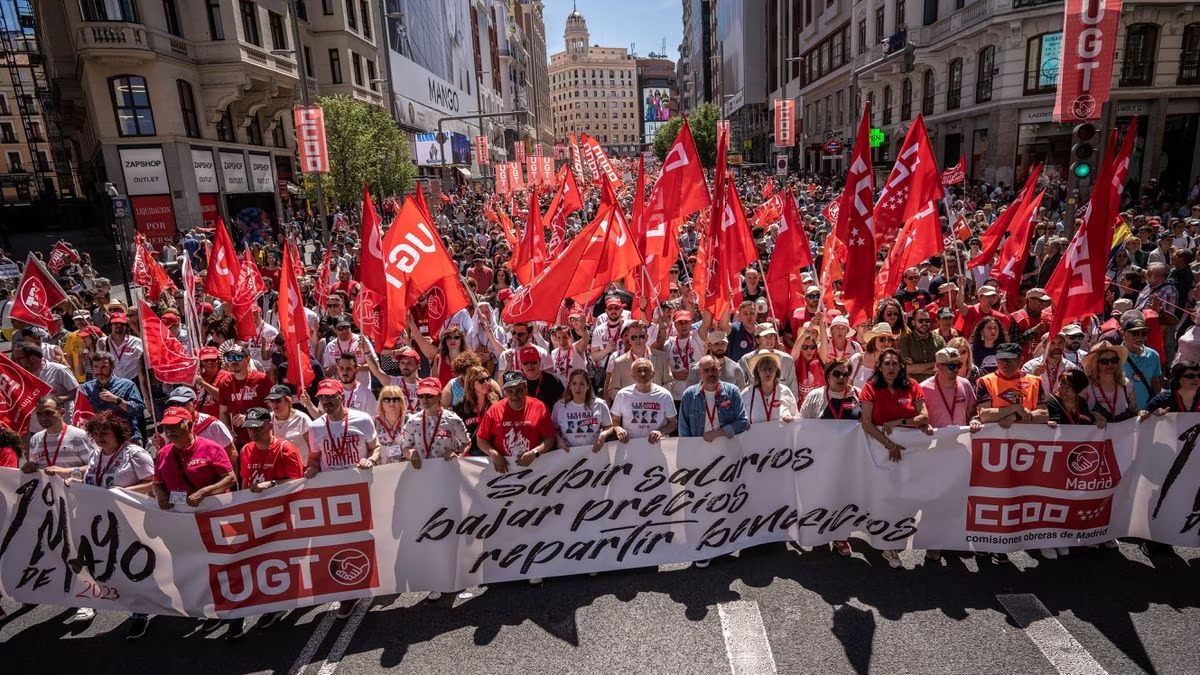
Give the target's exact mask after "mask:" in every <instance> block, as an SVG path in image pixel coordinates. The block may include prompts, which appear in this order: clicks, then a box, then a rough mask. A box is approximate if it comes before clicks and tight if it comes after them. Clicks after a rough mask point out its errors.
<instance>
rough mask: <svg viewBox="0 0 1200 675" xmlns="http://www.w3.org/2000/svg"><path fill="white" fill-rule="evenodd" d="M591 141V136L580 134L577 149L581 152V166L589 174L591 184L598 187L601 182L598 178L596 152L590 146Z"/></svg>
mask: <svg viewBox="0 0 1200 675" xmlns="http://www.w3.org/2000/svg"><path fill="white" fill-rule="evenodd" d="M591 140H592V138H591V136H588V135H587V134H580V135H579V147H580V149H581V150H582V151H583V164H584V166H586V167H587V172H588V173H589V174H591V177H592V180H591V182H592V184H593V185H599V184H600V181H601V180H602V178H601V177H600V173H601V172H600V165H599V163H597V162H596V150H595V148H594V147H593V146H592V144H591Z"/></svg>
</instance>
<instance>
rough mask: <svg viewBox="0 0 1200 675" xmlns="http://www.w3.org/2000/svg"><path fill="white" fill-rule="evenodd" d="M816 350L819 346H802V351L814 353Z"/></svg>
mask: <svg viewBox="0 0 1200 675" xmlns="http://www.w3.org/2000/svg"><path fill="white" fill-rule="evenodd" d="M816 348H817V346H816V345H800V349H804V350H807V351H812V350H814V349H816Z"/></svg>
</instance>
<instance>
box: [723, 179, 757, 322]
mask: <svg viewBox="0 0 1200 675" xmlns="http://www.w3.org/2000/svg"><path fill="white" fill-rule="evenodd" d="M720 223H721V227H720V228H719V229H718V230H717V233H716V247H717V255H718V256H719V259H720V269H721V271H722V272H723V273H724V275H725V284H726V288H728V289H730V290H731V291H737V290H738V288H739V287H740V286H741V273H742V270H744V269H746V267H747V266H748V265H750V263H752V262H754V261H755V260H758V247H757V246H756V245H755V244H754V235H752V234H751V233H750V224H749V223H748V222H746V212H745V210H743V209H742V198H741V196H739V195H738V191H737V185H735V184H734V182H733V176H732V175H730V174H725V211H724V217H723V218H722V219H721V221H720ZM730 300H731V302H732V296H731V297H730Z"/></svg>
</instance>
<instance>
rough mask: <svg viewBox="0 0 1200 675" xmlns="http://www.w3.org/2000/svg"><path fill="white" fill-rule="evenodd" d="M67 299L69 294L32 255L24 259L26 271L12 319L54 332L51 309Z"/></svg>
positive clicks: (14, 305)
mask: <svg viewBox="0 0 1200 675" xmlns="http://www.w3.org/2000/svg"><path fill="white" fill-rule="evenodd" d="M66 299H67V294H66V293H65V292H64V291H63V289H62V287H61V286H59V285H58V282H57V281H55V280H54V277H52V276H50V272H48V271H46V268H45V267H42V262H41V261H40V260H38V259H37V258H35V257H34V256H33V253H32V252H30V253H29V254H28V255H27V256H26V257H25V271H24V272H23V273H22V274H21V283H20V284H18V285H17V293H16V295H15V296H14V297H13V304H12V308H11V309H10V310H9V312H10V316H11V317H12V318H14V319H19V320H21V321H24V322H25V323H28V324H31V325H34V326H41V327H42V328H45V329H46V330H47V331H48V332H50V333H53V332H54V331H55V326H54V317H52V316H51V315H50V310H51V309H53V308H54V307H55V306H56V305H58V303H60V302H62V301H63V300H66Z"/></svg>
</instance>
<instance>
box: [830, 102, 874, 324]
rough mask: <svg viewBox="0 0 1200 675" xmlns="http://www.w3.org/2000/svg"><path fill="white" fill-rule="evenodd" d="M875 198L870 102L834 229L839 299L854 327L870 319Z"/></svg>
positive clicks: (859, 129) (864, 107) (855, 140)
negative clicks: (840, 249) (839, 247)
mask: <svg viewBox="0 0 1200 675" xmlns="http://www.w3.org/2000/svg"><path fill="white" fill-rule="evenodd" d="M874 197H875V186H874V175H873V174H872V173H871V104H870V103H867V104H866V105H865V106H863V115H862V120H861V122H860V123H859V125H858V136H857V137H856V138H855V139H854V152H853V154H852V155H851V156H850V171H849V172H848V173H847V174H846V188H845V189H844V190H842V204H841V207H840V212H839V214H838V215H839V223H838V231H839V232H840V233H842V234H843V235H844V238H843V237H841V236H839V239H841V240H842V241H844V242H846V258H845V260H846V267H845V273H844V275H845V276H844V277H843V279H842V302H843V303H845V305H846V315H847V318H848V319H849V320H850V325H851V326H854V325H857V324H859V323H862V322H864V321H869V320H870V319H871V313H872V311H873V310H874V303H875V226H874V222H873V221H874V215H873V214H872V210H873V208H874V207H873V205H874Z"/></svg>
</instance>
